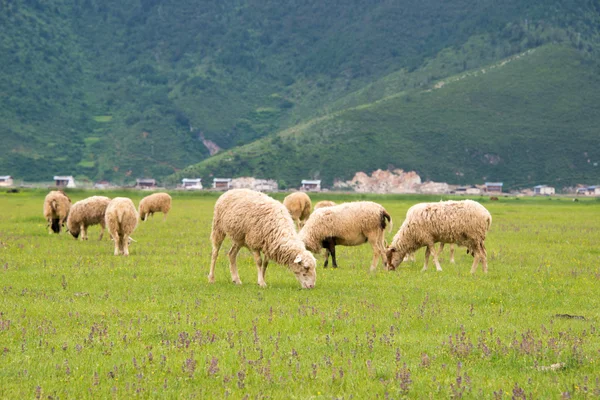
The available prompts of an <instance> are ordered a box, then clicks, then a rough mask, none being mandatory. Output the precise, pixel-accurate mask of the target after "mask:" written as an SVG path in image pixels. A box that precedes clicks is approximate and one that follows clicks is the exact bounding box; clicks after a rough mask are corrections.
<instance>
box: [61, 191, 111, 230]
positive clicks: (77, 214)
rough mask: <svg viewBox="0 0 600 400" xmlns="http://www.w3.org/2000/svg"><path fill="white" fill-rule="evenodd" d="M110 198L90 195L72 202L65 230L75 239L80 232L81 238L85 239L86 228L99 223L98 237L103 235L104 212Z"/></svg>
mask: <svg viewBox="0 0 600 400" xmlns="http://www.w3.org/2000/svg"><path fill="white" fill-rule="evenodd" d="M108 203H110V199H109V198H108V197H105V196H92V197H88V198H87V199H84V200H80V201H78V202H76V203H75V204H73V206H72V207H71V210H70V211H69V218H67V230H68V231H69V233H70V234H71V235H73V237H74V238H75V239H77V238H78V237H79V234H81V240H87V238H88V237H87V228H88V226H90V225H96V224H100V227H101V230H100V237H99V238H98V240H102V236H103V235H104V226H105V224H104V213H105V212H106V207H107V206H108Z"/></svg>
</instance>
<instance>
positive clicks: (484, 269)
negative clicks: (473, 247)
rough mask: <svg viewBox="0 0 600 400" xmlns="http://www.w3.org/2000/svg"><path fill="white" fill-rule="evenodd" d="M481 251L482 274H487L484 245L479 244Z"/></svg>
mask: <svg viewBox="0 0 600 400" xmlns="http://www.w3.org/2000/svg"><path fill="white" fill-rule="evenodd" d="M481 250H482V256H481V260H482V261H481V264H482V267H483V273H484V274H487V272H488V270H487V250H486V249H485V243H483V242H481Z"/></svg>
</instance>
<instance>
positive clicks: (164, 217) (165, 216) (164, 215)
mask: <svg viewBox="0 0 600 400" xmlns="http://www.w3.org/2000/svg"><path fill="white" fill-rule="evenodd" d="M167 214H168V212H166V213H163V222H165V221H166V220H167Z"/></svg>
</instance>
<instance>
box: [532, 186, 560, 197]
mask: <svg viewBox="0 0 600 400" xmlns="http://www.w3.org/2000/svg"><path fill="white" fill-rule="evenodd" d="M555 193H556V190H555V189H554V188H553V187H552V186H546V185H537V186H534V187H533V194H537V195H545V196H549V195H551V194H555Z"/></svg>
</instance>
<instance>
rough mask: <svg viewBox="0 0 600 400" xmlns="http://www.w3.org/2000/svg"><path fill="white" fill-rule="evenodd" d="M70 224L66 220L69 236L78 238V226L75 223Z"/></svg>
mask: <svg viewBox="0 0 600 400" xmlns="http://www.w3.org/2000/svg"><path fill="white" fill-rule="evenodd" d="M71 225H72V224H69V221H67V232H69V233H70V234H71V236H73V238H75V239H77V238H79V234H80V233H81V232H80V229H79V226H78V225H77V224H75V225H74V226H71Z"/></svg>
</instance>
